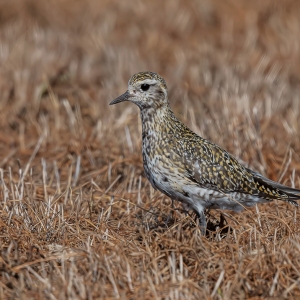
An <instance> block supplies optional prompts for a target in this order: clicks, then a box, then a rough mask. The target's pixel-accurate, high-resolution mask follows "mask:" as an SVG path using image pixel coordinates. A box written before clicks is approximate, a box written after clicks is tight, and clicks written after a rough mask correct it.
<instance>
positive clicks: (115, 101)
mask: <svg viewBox="0 0 300 300" xmlns="http://www.w3.org/2000/svg"><path fill="white" fill-rule="evenodd" d="M129 98H130V94H129V92H128V91H126V92H125V93H124V94H122V95H121V96H119V97H118V98H116V99H115V100H113V101H111V102H110V103H109V105H113V104H117V103H120V102H123V101H128V100H129Z"/></svg>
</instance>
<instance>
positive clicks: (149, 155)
mask: <svg viewBox="0 0 300 300" xmlns="http://www.w3.org/2000/svg"><path fill="white" fill-rule="evenodd" d="M124 101H130V102H132V103H134V104H136V105H137V106H138V107H139V109H140V115H141V120H142V122H141V123H142V156H143V166H144V171H145V174H146V177H147V178H148V180H149V181H150V183H151V185H152V186H153V187H154V188H155V189H157V190H159V191H161V192H162V193H164V194H165V195H167V196H168V197H170V198H171V199H172V201H173V200H177V201H179V202H181V203H182V204H183V206H184V208H186V209H188V210H193V211H194V212H195V213H196V215H197V216H198V218H199V225H200V230H201V233H202V234H203V235H205V233H206V227H207V222H206V217H205V213H204V212H205V210H206V209H208V210H210V209H221V210H232V211H236V212H240V211H242V210H243V209H245V208H246V207H250V206H253V205H256V204H259V203H269V202H271V201H272V200H282V201H285V202H288V203H290V204H293V205H295V206H298V204H297V202H295V200H300V190H298V189H295V188H291V187H288V186H285V185H282V184H279V183H277V182H275V181H272V180H270V179H268V178H266V177H264V176H263V175H261V174H260V173H258V172H256V171H253V170H251V169H250V168H247V167H246V166H244V165H242V164H241V163H239V161H238V160H237V159H236V158H235V157H234V156H233V155H231V154H230V153H228V152H227V151H226V150H224V149H222V148H221V147H220V146H218V145H216V144H215V143H213V142H211V141H209V140H207V139H204V138H202V137H200V136H199V135H197V134H196V133H195V132H193V131H192V130H191V129H189V128H188V127H187V126H186V125H185V124H183V123H182V122H181V121H180V120H179V119H177V117H176V116H175V114H174V113H173V111H172V109H171V107H170V104H169V99H168V88H167V84H166V81H165V80H164V79H163V78H162V77H161V76H160V75H158V74H157V73H154V72H150V71H147V72H139V73H137V74H134V75H133V76H132V77H131V78H130V80H129V82H128V89H127V91H126V92H125V93H124V94H122V95H121V96H119V97H117V98H116V99H114V100H113V101H111V102H110V105H114V104H117V103H120V102H124Z"/></svg>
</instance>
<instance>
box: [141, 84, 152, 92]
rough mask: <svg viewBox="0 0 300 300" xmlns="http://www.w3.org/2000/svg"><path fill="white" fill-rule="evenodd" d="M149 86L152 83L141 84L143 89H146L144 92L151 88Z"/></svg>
mask: <svg viewBox="0 0 300 300" xmlns="http://www.w3.org/2000/svg"><path fill="white" fill-rule="evenodd" d="M149 87H150V85H149V84H146V83H143V84H142V85H141V89H142V91H144V92H146V91H148V90H149Z"/></svg>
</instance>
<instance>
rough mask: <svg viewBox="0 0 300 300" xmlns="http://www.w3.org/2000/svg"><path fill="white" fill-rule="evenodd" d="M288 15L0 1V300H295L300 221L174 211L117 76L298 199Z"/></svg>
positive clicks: (295, 94) (298, 54)
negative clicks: (156, 186) (159, 89)
mask: <svg viewBox="0 0 300 300" xmlns="http://www.w3.org/2000/svg"><path fill="white" fill-rule="evenodd" d="M299 9H300V7H299V3H298V1H296V0H294V1H292V0H286V1H284V2H282V1H246V0H245V1H238V0H237V1H235V0H230V1H229V0H228V1H216V0H212V1H209V0H203V1H200V0H199V1H184V0H178V1H173V0H168V1H148V2H146V1H105V0H102V1H101V2H100V3H98V1H71V0H65V1H47V2H46V1H34V0H31V1H30V0H26V1H24V0H19V1H2V2H0V111H1V118H0V150H1V151H0V167H1V169H0V183H1V184H0V197H1V202H0V210H1V217H0V232H1V234H0V241H1V242H0V250H1V257H0V266H1V273H0V276H1V277H0V278H1V280H0V298H1V299H16V298H23V299H25V298H26V299H42V298H44V299H117V298H120V299H245V298H247V299H260V298H264V299H265V298H272V299H279V298H280V299H282V298H284V297H285V298H291V299H296V298H298V297H300V288H299V285H300V255H299V253H300V238H299V209H297V208H295V207H293V206H291V205H288V204H285V203H280V202H276V203H272V204H270V205H261V206H259V207H257V208H256V209H255V208H253V209H249V210H247V211H245V212H243V213H241V214H235V213H230V212H225V215H224V216H225V219H226V222H227V225H228V226H227V227H225V231H224V229H223V231H221V229H218V227H217V224H218V222H219V221H220V213H219V212H217V211H211V212H210V217H209V220H210V221H211V228H213V229H214V232H211V234H210V235H208V236H207V237H206V238H203V237H201V236H200V232H199V228H198V227H197V224H196V222H195V216H194V215H193V214H186V213H184V212H183V211H181V208H180V205H178V204H175V207H174V208H172V206H171V201H170V200H169V199H168V198H166V197H165V196H164V195H162V194H161V193H159V192H158V191H154V190H153V189H152V188H151V187H150V185H149V183H148V182H147V180H146V178H145V177H144V175H143V169H142V162H141V154H140V153H141V126H140V120H139V113H138V109H137V108H136V107H134V106H133V105H130V104H128V103H127V104H123V105H118V106H117V107H109V106H108V103H109V101H110V100H112V99H113V98H114V97H116V96H118V95H119V94H120V93H121V92H123V91H124V90H125V89H126V84H127V80H128V79H129V77H130V76H131V75H132V74H133V73H135V72H138V71H142V70H151V71H155V72H158V73H159V74H161V75H162V76H164V77H165V78H166V80H167V82H168V85H169V89H170V101H171V106H172V107H173V108H174V111H175V113H176V114H177V115H178V116H179V118H180V119H181V120H182V121H184V122H185V123H186V124H188V125H189V126H190V127H191V128H192V129H193V130H194V131H196V132H197V133H199V134H200V135H202V136H204V137H206V138H209V139H211V140H212V141H214V142H216V143H217V144H219V145H221V146H223V147H224V148H226V149H227V150H229V151H230V152H231V153H232V154H234V155H235V156H237V157H238V158H239V159H241V160H243V161H244V162H245V164H247V165H250V166H251V167H252V168H255V169H256V170H258V171H259V172H261V173H263V174H265V175H267V176H268V177H269V178H271V179H273V180H279V181H280V182H282V183H285V184H287V185H290V186H296V187H298V188H300V176H299V174H300V157H299V154H300V140H299V136H300V121H299V120H300V99H299V95H300V86H299V83H300V69H299V65H300V50H299V49H300V40H299V38H298V37H299V36H300V19H299Z"/></svg>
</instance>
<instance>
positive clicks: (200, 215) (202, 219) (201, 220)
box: [196, 210, 206, 236]
mask: <svg viewBox="0 0 300 300" xmlns="http://www.w3.org/2000/svg"><path fill="white" fill-rule="evenodd" d="M196 214H197V216H198V219H199V225H200V230H201V234H202V235H203V236H205V235H206V217H205V214H204V210H200V211H199V210H197V211H196Z"/></svg>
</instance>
